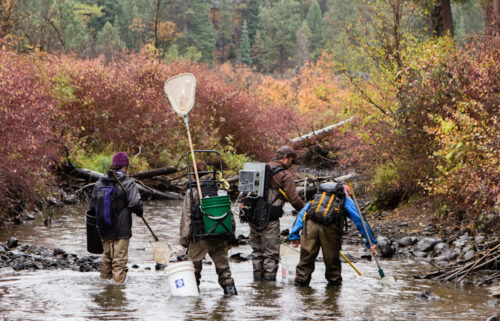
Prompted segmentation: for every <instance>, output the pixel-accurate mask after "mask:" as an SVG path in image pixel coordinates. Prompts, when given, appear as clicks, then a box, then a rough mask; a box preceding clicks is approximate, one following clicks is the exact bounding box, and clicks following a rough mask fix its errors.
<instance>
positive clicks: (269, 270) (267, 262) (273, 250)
mask: <svg viewBox="0 0 500 321" xmlns="http://www.w3.org/2000/svg"><path fill="white" fill-rule="evenodd" d="M249 243H250V245H251V246H252V249H253V252H252V263H253V277H254V280H262V279H264V280H269V281H273V280H276V272H277V271H278V263H279V259H280V221H279V220H275V221H270V222H269V223H268V224H267V226H266V228H265V229H263V230H262V231H257V230H255V229H254V228H253V227H252V225H250V236H249Z"/></svg>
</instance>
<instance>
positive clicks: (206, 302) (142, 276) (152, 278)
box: [0, 202, 498, 321]
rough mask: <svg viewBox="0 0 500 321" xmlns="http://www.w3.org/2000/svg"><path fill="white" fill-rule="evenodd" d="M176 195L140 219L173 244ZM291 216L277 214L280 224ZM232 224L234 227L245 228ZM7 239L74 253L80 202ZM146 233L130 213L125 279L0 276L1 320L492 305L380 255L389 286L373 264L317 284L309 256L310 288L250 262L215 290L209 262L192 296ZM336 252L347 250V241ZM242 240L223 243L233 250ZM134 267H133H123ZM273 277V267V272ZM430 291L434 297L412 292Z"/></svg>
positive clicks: (78, 248)
mask: <svg viewBox="0 0 500 321" xmlns="http://www.w3.org/2000/svg"><path fill="white" fill-rule="evenodd" d="M180 206H181V204H180V202H148V203H147V206H146V212H145V213H146V214H145V215H146V218H147V219H148V222H149V223H150V225H151V227H152V228H153V230H154V231H155V233H156V234H157V235H158V237H159V238H160V239H161V240H163V241H167V242H169V243H170V244H175V242H176V240H177V237H178V224H179V214H180ZM292 220H293V218H292V217H284V218H283V221H282V224H281V226H282V228H283V229H285V228H289V227H290V225H291V224H292ZM248 233H249V230H248V226H246V225H243V224H239V225H238V228H237V234H243V235H248ZM10 236H16V237H17V238H19V239H20V242H21V243H25V244H38V245H42V246H46V247H49V248H56V247H59V248H62V249H64V250H65V251H67V252H70V253H76V254H78V255H79V256H82V255H87V254H88V253H86V249H85V219H84V208H83V207H78V206H75V207H65V208H64V209H62V210H61V211H60V212H59V213H55V215H54V224H53V226H52V227H51V228H47V227H46V226H44V225H43V218H38V219H37V221H35V222H29V223H28V224H26V225H23V226H13V227H10V228H9V231H8V232H7V231H6V230H0V241H5V240H6V239H8V237H10ZM150 240H151V235H150V234H149V231H148V230H147V228H146V227H145V226H144V225H143V224H142V222H141V221H140V220H137V219H135V220H134V227H133V237H132V240H131V243H130V250H129V257H130V259H129V275H128V279H127V281H126V283H125V284H114V283H112V282H111V281H106V280H101V279H100V278H99V273H97V272H92V273H80V272H75V271H38V272H21V273H10V274H1V272H0V315H1V316H2V318H3V319H5V320H461V321H462V320H484V319H486V317H488V316H490V315H492V314H494V313H496V310H497V309H498V306H497V304H498V303H497V302H498V301H495V300H493V299H490V298H488V296H487V293H486V291H484V290H483V289H463V290H457V289H455V288H454V287H453V285H447V286H442V287H437V286H434V285H433V283H432V282H430V281H428V280H418V279H414V278H413V276H414V275H419V274H422V273H423V272H424V271H425V270H426V269H431V267H429V266H427V265H426V264H425V263H424V262H415V261H411V260H405V261H396V260H383V261H382V264H383V266H384V270H385V271H386V273H387V274H389V275H393V276H395V277H396V279H397V280H398V282H397V284H396V285H395V286H393V287H386V286H384V285H382V284H381V283H380V282H379V281H378V279H377V275H378V272H377V269H376V266H375V264H374V263H373V262H365V261H359V262H357V263H356V266H357V267H358V268H359V269H360V270H361V271H362V272H363V276H362V277H359V276H358V275H357V274H356V273H355V272H354V271H352V270H351V269H350V268H349V266H348V265H344V266H343V272H342V275H343V279H344V283H343V285H342V286H341V287H327V286H326V282H325V280H324V265H323V263H317V265H316V271H315V272H314V274H313V278H312V281H311V287H300V288H297V287H294V286H293V285H289V284H283V283H281V282H276V283H267V282H254V281H253V279H252V273H251V269H252V266H251V262H249V261H247V262H242V263H231V269H232V274H233V277H234V279H235V283H236V287H237V289H238V292H239V295H238V296H236V297H231V298H228V297H224V296H223V293H222V289H221V288H220V287H219V284H218V283H217V275H216V273H215V268H214V266H213V265H205V266H204V267H203V273H202V282H201V285H200V291H201V296H200V297H197V298H177V297H172V296H170V293H169V289H168V285H167V282H166V279H165V274H164V272H163V271H155V269H154V262H153V260H152V255H151V248H150V245H149V241H150ZM344 250H345V251H346V252H349V253H351V254H353V255H355V256H359V255H361V253H362V251H363V250H362V249H360V248H358V247H356V246H345V248H344ZM250 251H251V249H250V247H249V246H241V247H238V248H233V249H231V250H230V253H231V254H234V253H237V252H241V253H242V254H243V256H245V255H247V254H249V253H250ZM133 264H136V265H138V266H139V267H138V268H136V269H134V268H132V265H133ZM278 275H281V272H280V271H278ZM424 290H431V291H433V293H434V295H435V298H436V299H435V300H425V299H421V298H419V297H418V294H419V293H421V292H422V291H424Z"/></svg>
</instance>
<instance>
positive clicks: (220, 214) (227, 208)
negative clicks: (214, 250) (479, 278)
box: [201, 196, 233, 235]
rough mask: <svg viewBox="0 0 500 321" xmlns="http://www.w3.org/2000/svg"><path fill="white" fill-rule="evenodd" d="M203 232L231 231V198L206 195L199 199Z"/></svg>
mask: <svg viewBox="0 0 500 321" xmlns="http://www.w3.org/2000/svg"><path fill="white" fill-rule="evenodd" d="M201 211H202V213H203V224H204V225H205V234H208V235H220V234H227V233H232V232H233V224H232V218H233V213H232V212H231V199H230V198H229V196H214V197H207V198H204V199H202V200H201Z"/></svg>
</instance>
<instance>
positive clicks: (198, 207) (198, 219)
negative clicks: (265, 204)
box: [186, 150, 234, 240]
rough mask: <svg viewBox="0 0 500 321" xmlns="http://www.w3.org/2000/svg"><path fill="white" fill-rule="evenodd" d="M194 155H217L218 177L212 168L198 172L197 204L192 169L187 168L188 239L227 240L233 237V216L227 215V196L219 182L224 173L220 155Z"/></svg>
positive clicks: (210, 152) (229, 202)
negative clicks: (189, 205) (189, 204)
mask: <svg viewBox="0 0 500 321" xmlns="http://www.w3.org/2000/svg"><path fill="white" fill-rule="evenodd" d="M194 152H195V153H207V154H208V157H210V154H215V155H217V157H218V159H219V164H218V167H219V170H220V174H219V173H218V172H217V170H216V169H215V168H214V169H213V170H212V171H209V170H201V171H200V170H198V176H199V178H200V187H201V194H202V197H203V198H202V200H201V204H200V200H199V199H198V198H199V197H198V194H197V193H195V191H196V181H194V180H193V177H194V175H195V173H194V168H193V167H192V166H188V168H187V176H188V186H187V190H186V193H189V197H190V201H191V233H190V234H191V238H192V239H193V240H196V239H202V238H217V237H220V238H226V237H229V236H230V235H232V234H233V233H234V226H233V213H232V212H231V199H230V198H229V196H228V195H227V190H226V186H225V181H224V180H223V178H222V177H223V175H224V172H223V170H222V159H221V157H220V154H219V153H218V152H217V151H215V150H195V151H194ZM188 155H189V153H188ZM193 166H196V165H193ZM218 176H219V177H220V179H219V177H218ZM188 210H189V209H188Z"/></svg>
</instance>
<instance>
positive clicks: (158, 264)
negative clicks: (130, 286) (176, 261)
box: [146, 263, 167, 271]
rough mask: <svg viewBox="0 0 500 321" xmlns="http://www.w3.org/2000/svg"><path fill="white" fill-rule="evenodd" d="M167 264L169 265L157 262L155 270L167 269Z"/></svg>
mask: <svg viewBox="0 0 500 321" xmlns="http://www.w3.org/2000/svg"><path fill="white" fill-rule="evenodd" d="M166 266H167V265H166V264H160V263H156V265H155V270H156V271H163V270H165V267H166ZM146 269H148V268H146Z"/></svg>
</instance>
